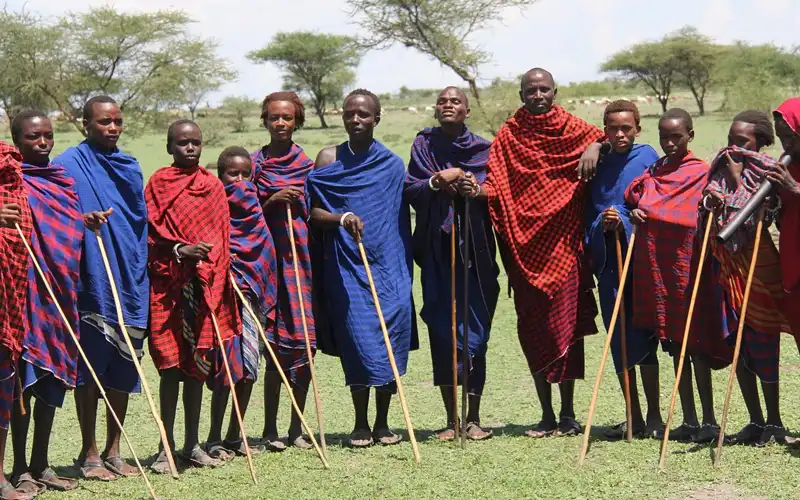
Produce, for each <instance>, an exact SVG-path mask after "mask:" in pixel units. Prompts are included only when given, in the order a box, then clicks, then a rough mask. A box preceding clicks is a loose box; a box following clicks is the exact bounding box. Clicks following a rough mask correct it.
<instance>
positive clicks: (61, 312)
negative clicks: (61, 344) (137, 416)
mask: <svg viewBox="0 0 800 500" xmlns="http://www.w3.org/2000/svg"><path fill="white" fill-rule="evenodd" d="M15 226H16V228H17V232H19V235H20V237H22V242H23V243H24V244H25V249H26V250H27V251H28V255H30V257H31V261H32V262H33V267H34V268H35V269H36V274H38V275H39V278H40V279H41V280H42V283H43V284H44V288H45V290H47V294H48V295H49V296H50V300H52V301H53V304H55V306H56V309H57V310H58V314H59V316H61V320H62V321H63V322H64V326H65V327H66V328H67V332H68V333H69V336H70V337H71V338H72V341H73V342H74V343H75V346H76V347H77V348H78V354H79V355H80V357H81V359H82V360H83V362H84V364H86V369H87V370H88V371H89V374H90V375H91V376H92V380H94V383H95V385H97V390H98V391H99V393H100V397H102V398H103V401H104V402H105V404H106V408H108V413H109V414H110V415H111V418H112V419H113V420H114V422H115V423H116V424H117V426H118V427H119V429H120V432H121V433H122V437H123V438H124V439H125V443H126V444H127V445H128V448H129V449H130V450H131V456H133V461H134V462H136V467H137V468H138V469H139V472H141V473H142V479H144V483H145V485H146V486H147V490H148V491H149V492H150V496H151V497H152V498H153V500H155V499H156V498H158V497H157V496H156V492H155V490H153V485H152V484H150V479H148V478H147V474H145V472H144V467H142V464H141V463H140V462H139V458H138V457H137V456H136V451H134V449H133V444H131V440H130V438H129V437H128V433H127V432H125V428H124V427H123V426H122V423H120V420H119V417H118V416H117V413H116V412H115V411H114V407H113V406H111V403H110V402H109V401H108V396H107V395H106V391H105V389H104V388H103V384H102V383H101V382H100V379H99V378H98V377H97V373H96V372H95V371H94V368H92V365H91V363H89V358H88V357H87V356H86V353H85V352H84V351H83V347H81V343H80V341H79V340H78V335H77V334H76V333H75V330H73V329H72V325H70V323H69V319H67V315H66V314H65V313H64V310H63V309H62V308H61V304H60V303H59V302H58V299H57V298H56V294H55V292H53V287H52V286H51V285H50V281H49V280H48V279H47V276H46V275H45V274H44V270H42V268H41V266H40V265H39V261H38V259H37V258H36V255H34V253H33V249H32V248H31V247H30V245H29V244H28V241H27V239H26V238H25V233H23V232H22V229H21V228H20V227H19V224H15Z"/></svg>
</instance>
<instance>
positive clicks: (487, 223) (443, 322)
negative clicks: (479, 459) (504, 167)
mask: <svg viewBox="0 0 800 500" xmlns="http://www.w3.org/2000/svg"><path fill="white" fill-rule="evenodd" d="M490 145H491V143H490V142H489V141H487V140H485V139H483V138H482V137H480V136H478V135H475V134H473V133H472V132H470V131H469V129H467V127H464V130H463V133H462V134H461V135H460V136H459V137H458V138H456V139H455V140H454V139H452V138H451V137H448V136H447V135H445V134H444V133H443V131H442V129H441V128H440V127H435V128H426V129H424V130H422V131H421V132H420V133H418V134H417V137H416V139H415V140H414V144H413V145H412V147H411V161H410V162H409V164H408V175H407V177H406V182H405V193H404V194H405V198H406V200H407V201H408V202H409V203H410V204H411V206H412V207H413V208H414V210H415V213H416V225H415V227H414V236H413V239H412V242H413V252H414V260H415V261H416V263H417V265H419V267H420V270H421V271H422V273H421V276H422V297H423V301H424V304H423V307H422V311H421V312H420V316H421V317H422V319H423V321H425V323H426V324H427V325H428V334H429V337H430V346H431V357H432V359H433V374H434V377H433V378H434V384H435V385H448V384H452V383H453V381H452V376H453V375H452V352H451V351H452V317H451V307H452V302H451V301H452V295H451V294H452V290H451V287H450V285H451V274H450V238H451V232H452V230H453V227H454V225H455V231H456V264H455V269H456V311H457V312H456V315H457V316H456V318H457V321H456V323H457V325H458V333H457V340H458V355H459V356H461V352H462V348H463V340H464V325H463V311H464V293H463V290H464V239H463V236H462V234H463V224H464V220H463V214H464V200H463V199H462V198H460V197H456V199H455V202H456V211H455V213H454V211H453V204H452V201H453V199H452V198H450V197H449V196H448V195H447V194H445V193H444V192H441V191H439V192H436V191H433V190H432V189H431V188H430V186H429V180H430V178H431V177H433V176H434V175H435V174H436V173H437V172H441V171H443V170H446V169H449V168H459V169H461V170H464V171H466V172H471V173H472V174H474V175H475V178H476V180H477V181H478V183H479V184H483V182H484V181H485V180H486V165H487V163H488V161H489V147H490ZM454 223H455V224H454ZM470 236H471V238H470V246H471V248H470V272H469V274H468V278H469V299H468V300H469V303H468V307H469V311H470V314H469V324H468V328H469V329H468V333H469V337H468V338H469V345H468V350H469V355H470V357H471V358H472V357H475V356H478V357H482V356H485V355H486V351H487V347H488V342H489V332H490V330H491V325H492V317H493V316H494V311H495V308H496V306H497V299H498V296H499V293H500V289H499V285H498V283H497V275H498V274H499V268H498V267H497V263H496V261H495V256H496V247H495V240H494V233H493V232H492V224H491V220H490V219H489V211H488V207H487V206H486V203H485V202H481V201H473V202H471V203H470ZM461 362H462V360H459V365H461ZM460 371H461V367H460V366H459V372H460Z"/></svg>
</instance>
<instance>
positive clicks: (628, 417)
mask: <svg viewBox="0 0 800 500" xmlns="http://www.w3.org/2000/svg"><path fill="white" fill-rule="evenodd" d="M620 227H621V228H622V226H621V225H620ZM622 230H623V231H624V228H622ZM614 236H615V238H614V240H615V242H616V247H617V272H622V243H621V242H620V241H619V231H614ZM619 282H620V286H621V285H622V276H621V275H620V277H619ZM619 293H622V291H621V290H618V291H617V294H619ZM621 311H622V316H621V317H620V318H619V333H620V338H619V339H620V342H621V343H622V366H623V372H622V387H623V392H624V393H625V423H626V425H627V426H628V429H627V431H626V433H625V435H626V439H627V440H628V441H629V442H630V441H633V413H632V411H633V410H632V407H631V378H630V375H629V374H628V339H627V335H626V324H625V317H626V316H625V298H624V297H623V299H622V306H621Z"/></svg>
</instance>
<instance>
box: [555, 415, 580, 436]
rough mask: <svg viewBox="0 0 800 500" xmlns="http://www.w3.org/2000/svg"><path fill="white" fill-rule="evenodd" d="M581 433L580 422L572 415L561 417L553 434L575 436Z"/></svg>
mask: <svg viewBox="0 0 800 500" xmlns="http://www.w3.org/2000/svg"><path fill="white" fill-rule="evenodd" d="M580 433H581V424H579V423H578V421H577V420H575V419H574V418H572V417H563V418H562V419H561V421H560V422H559V423H558V429H556V432H555V435H556V436H557V437H570V436H577V435H578V434H580Z"/></svg>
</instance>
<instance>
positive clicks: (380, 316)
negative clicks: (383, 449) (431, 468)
mask: <svg viewBox="0 0 800 500" xmlns="http://www.w3.org/2000/svg"><path fill="white" fill-rule="evenodd" d="M357 242H358V251H359V252H360V253H361V260H362V261H363V262H364V270H365V271H366V272H367V280H369V288H370V291H371V292H372V300H373V301H375V311H376V312H377V313H378V320H379V321H380V323H381V331H382V332H383V341H384V342H385V343H386V352H387V353H388V354H389V364H390V365H392V372H393V373H394V380H395V382H397V394H398V395H399V396H400V406H401V407H402V408H403V418H404V419H405V421H406V429H407V430H408V437H409V439H411V449H412V450H413V451H414V459H415V460H416V461H417V463H418V464H419V463H420V456H419V445H417V438H416V436H414V426H413V425H411V416H409V414H408V405H407V404H406V395H405V392H403V382H402V381H401V380H400V372H399V370H398V369H397V362H395V360H394V351H393V350H392V342H391V340H389V332H388V330H386V321H384V319H383V311H382V310H381V303H380V300H378V291H377V290H376V289H375V282H374V281H373V280H372V271H370V269H369V262H367V252H366V251H365V250H364V244H363V243H361V240H357Z"/></svg>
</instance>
